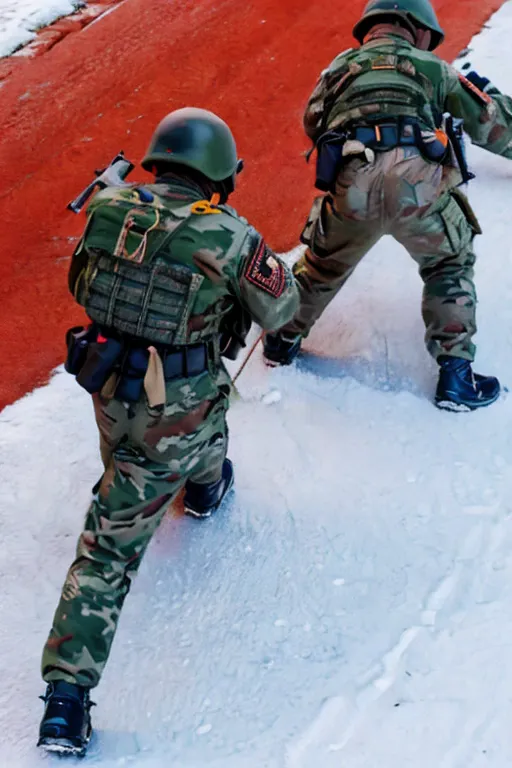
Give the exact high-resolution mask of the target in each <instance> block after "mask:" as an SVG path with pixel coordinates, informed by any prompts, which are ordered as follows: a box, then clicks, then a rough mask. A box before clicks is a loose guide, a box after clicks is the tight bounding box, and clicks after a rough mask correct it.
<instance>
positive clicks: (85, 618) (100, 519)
mask: <svg viewBox="0 0 512 768" xmlns="http://www.w3.org/2000/svg"><path fill="white" fill-rule="evenodd" d="M184 480H185V478H184V477H182V476H181V475H179V474H176V473H175V472H172V473H171V472H170V471H169V469H168V468H167V467H162V466H159V465H155V464H152V463H151V462H148V461H147V460H145V459H144V458H143V457H141V456H137V457H136V456H133V457H130V455H129V453H124V451H116V452H115V454H114V456H113V458H112V460H111V463H110V465H109V467H108V469H107V471H106V472H105V475H104V476H103V479H102V483H101V487H100V489H99V494H98V496H97V498H96V499H94V501H93V502H92V504H91V506H90V508H89V511H88V513H87V516H86V520H85V526H84V531H83V533H82V534H81V536H80V538H79V540H78V546H77V552H76V559H75V561H74V562H73V564H72V565H71V567H70V569H69V571H68V574H67V576H66V580H65V583H64V587H63V590H62V596H61V599H60V602H59V605H58V607H57V610H56V613H55V617H54V620H53V626H52V629H51V632H50V635H49V638H48V641H47V643H46V646H45V648H44V652H43V659H42V672H43V678H44V680H45V681H46V682H50V681H52V680H66V681H68V682H71V683H75V684H77V685H80V686H83V687H85V688H92V687H94V686H95V685H97V684H98V682H99V679H100V677H101V674H102V672H103V668H104V666H105V664H106V662H107V659H108V655H109V652H110V647H111V644H112V641H113V639H114V634H115V631H116V628H117V622H118V619H119V615H120V612H121V608H122V605H123V602H124V599H125V597H126V595H127V594H128V591H129V589H130V585H131V578H132V577H133V575H134V574H135V572H136V570H137V568H138V566H139V564H140V561H141V558H142V556H143V554H144V551H145V549H146V547H147V545H148V543H149V541H150V539H151V537H152V535H153V533H154V531H155V530H156V528H157V526H158V524H159V523H160V521H161V519H162V517H163V515H164V513H165V510H166V509H167V508H168V506H169V504H170V503H171V501H172V499H173V498H174V496H175V495H176V494H177V493H178V491H179V490H180V488H181V487H182V485H183V483H184Z"/></svg>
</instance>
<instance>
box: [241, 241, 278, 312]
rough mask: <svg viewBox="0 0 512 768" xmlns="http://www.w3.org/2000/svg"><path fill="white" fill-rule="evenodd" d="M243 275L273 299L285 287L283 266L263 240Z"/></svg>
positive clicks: (276, 297)
mask: <svg viewBox="0 0 512 768" xmlns="http://www.w3.org/2000/svg"><path fill="white" fill-rule="evenodd" d="M244 277H246V278H247V280H248V281H249V282H250V283H252V284H253V285H256V286H257V287H258V288H261V289H262V290H263V291H266V293H268V294H270V296H273V297H274V298H275V299H278V298H279V297H280V296H282V295H283V293H284V289H285V287H286V274H285V271H284V266H283V265H282V264H281V262H280V261H278V260H277V259H276V258H275V256H274V254H273V252H272V251H271V250H270V248H269V247H268V246H267V245H266V243H265V241H264V240H260V242H259V244H258V247H257V249H256V251H255V252H254V254H253V255H252V256H251V258H250V260H249V263H248V264H247V267H246V270H245V273H244Z"/></svg>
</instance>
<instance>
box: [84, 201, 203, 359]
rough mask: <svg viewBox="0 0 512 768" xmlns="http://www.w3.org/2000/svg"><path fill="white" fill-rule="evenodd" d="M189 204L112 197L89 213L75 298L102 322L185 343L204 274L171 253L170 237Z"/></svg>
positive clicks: (139, 334)
mask: <svg viewBox="0 0 512 768" xmlns="http://www.w3.org/2000/svg"><path fill="white" fill-rule="evenodd" d="M189 218H190V206H189V205H185V206H182V207H181V208H180V209H179V210H176V211H169V210H166V209H163V207H162V206H161V204H159V203H158V198H157V197H156V196H155V198H154V201H153V202H151V203H150V204H147V205H142V204H140V203H139V202H137V201H136V200H135V199H134V201H131V200H130V199H126V198H113V199H111V200H106V201H104V202H102V203H100V204H99V205H98V206H97V207H96V208H95V209H94V210H93V212H92V213H91V216H90V219H89V221H88V225H87V229H86V232H85V234H84V243H85V247H86V248H87V253H88V257H89V258H88V265H87V268H86V270H85V273H84V274H83V278H82V279H81V281H80V289H79V291H78V292H77V295H76V298H77V300H78V301H79V303H80V304H82V306H83V307H85V310H86V312H87V314H88V315H89V317H90V318H91V319H92V320H94V321H95V322H97V323H98V325H100V326H103V327H107V328H114V329H115V330H116V331H117V332H119V333H122V334H125V335H126V336H131V337H134V338H142V339H144V340H147V341H150V342H155V343H157V344H162V345H172V344H183V343H186V342H187V340H188V338H187V323H188V318H189V315H190V313H191V310H192V306H193V303H194V300H195V296H196V293H197V292H198V290H199V288H200V286H201V284H202V282H203V280H204V277H203V276H202V275H200V274H198V273H196V272H195V271H194V270H193V269H191V268H190V267H188V266H184V265H182V264H179V263H176V262H175V261H174V260H173V259H172V258H171V257H170V254H171V246H170V242H171V240H172V238H173V237H174V235H175V234H176V233H177V232H178V230H179V229H180V228H181V227H182V226H183V225H184V224H186V223H187V221H188V220H189Z"/></svg>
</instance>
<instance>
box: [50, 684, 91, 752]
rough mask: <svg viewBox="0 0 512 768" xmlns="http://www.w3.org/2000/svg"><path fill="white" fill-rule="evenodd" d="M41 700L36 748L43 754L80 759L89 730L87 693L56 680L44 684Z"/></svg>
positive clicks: (84, 689) (89, 736)
mask: <svg viewBox="0 0 512 768" xmlns="http://www.w3.org/2000/svg"><path fill="white" fill-rule="evenodd" d="M41 699H42V700H43V701H44V702H45V704H46V707H45V710H44V716H43V719H42V721H41V726H40V728H39V741H38V742H37V746H38V747H43V749H45V750H46V751H47V752H58V753H59V754H61V755H75V756H77V757H83V755H85V751H86V749H87V744H88V743H89V739H90V738H91V731H92V728H91V717H90V714H89V710H90V708H91V706H92V703H91V702H90V700H89V690H88V689H87V688H82V687H81V686H80V685H75V684H73V683H67V682H66V681H65V680H56V681H55V682H53V683H49V684H48V688H47V689H46V694H45V695H44V696H41Z"/></svg>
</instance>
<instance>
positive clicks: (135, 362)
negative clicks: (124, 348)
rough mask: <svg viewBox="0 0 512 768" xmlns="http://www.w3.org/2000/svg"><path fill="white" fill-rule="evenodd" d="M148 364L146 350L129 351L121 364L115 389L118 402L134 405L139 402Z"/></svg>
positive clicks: (135, 349)
mask: <svg viewBox="0 0 512 768" xmlns="http://www.w3.org/2000/svg"><path fill="white" fill-rule="evenodd" d="M148 364H149V352H148V350H147V349H144V348H142V347H134V348H133V349H130V351H129V352H128V354H127V356H126V359H125V361H124V363H123V367H122V370H121V374H120V377H119V381H118V383H117V387H116V398H117V399H118V400H123V401H125V402H127V403H136V402H138V401H139V400H140V398H141V395H142V389H143V387H144V376H145V375H146V371H147V369H148Z"/></svg>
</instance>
